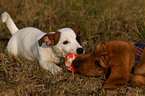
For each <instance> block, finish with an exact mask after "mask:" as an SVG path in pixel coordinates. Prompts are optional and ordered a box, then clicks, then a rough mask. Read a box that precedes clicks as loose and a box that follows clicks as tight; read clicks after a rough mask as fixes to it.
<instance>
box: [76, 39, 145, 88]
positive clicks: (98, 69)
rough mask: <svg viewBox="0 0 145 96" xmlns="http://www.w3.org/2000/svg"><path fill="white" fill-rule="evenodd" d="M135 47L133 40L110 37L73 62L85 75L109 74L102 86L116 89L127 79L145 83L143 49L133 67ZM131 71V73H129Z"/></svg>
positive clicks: (144, 52)
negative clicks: (127, 40) (92, 50)
mask: <svg viewBox="0 0 145 96" xmlns="http://www.w3.org/2000/svg"><path fill="white" fill-rule="evenodd" d="M135 56H136V48H135V45H134V43H133V42H126V41H124V40H122V39H112V40H110V41H106V42H104V43H102V44H98V45H97V47H96V50H95V51H94V52H93V53H90V54H81V55H79V56H78V57H77V58H76V59H75V60H74V62H73V65H74V67H75V68H76V70H77V71H78V72H79V73H82V74H84V75H86V76H102V75H109V76H108V78H107V81H106V82H105V85H104V88H109V89H116V88H119V87H121V85H122V84H125V83H127V82H128V81H131V82H134V83H136V85H138V86H142V85H145V59H144V58H145V50H144V51H143V52H142V56H141V58H140V60H139V63H138V64H137V66H136V67H134V63H135ZM131 71H133V72H132V73H130V72H131Z"/></svg>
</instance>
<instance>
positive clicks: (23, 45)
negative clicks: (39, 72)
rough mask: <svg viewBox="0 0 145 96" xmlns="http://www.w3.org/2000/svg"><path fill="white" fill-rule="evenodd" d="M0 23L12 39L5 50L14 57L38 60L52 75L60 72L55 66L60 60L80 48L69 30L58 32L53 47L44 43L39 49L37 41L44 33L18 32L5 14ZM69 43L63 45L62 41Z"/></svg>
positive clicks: (38, 31) (33, 29) (29, 30)
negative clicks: (57, 37) (5, 25)
mask: <svg viewBox="0 0 145 96" xmlns="http://www.w3.org/2000/svg"><path fill="white" fill-rule="evenodd" d="M2 21H3V22H6V24H7V26H8V29H9V30H10V32H11V34H12V37H11V39H10V40H9V42H8V45H7V50H8V52H9V53H11V54H12V55H14V56H20V57H25V58H26V59H28V60H38V61H39V64H40V65H41V66H42V67H43V68H44V69H46V70H49V71H50V72H51V73H52V74H57V73H58V72H60V71H62V68H60V67H59V66H57V65H56V64H59V63H60V58H64V57H66V55H67V54H68V53H75V54H76V53H77V52H76V49H77V48H82V46H81V45H80V44H79V43H78V42H77V41H76V35H75V33H74V31H73V30H72V29H70V28H62V29H60V30H58V31H59V32H60V33H61V36H60V40H59V42H58V43H57V45H55V46H47V45H46V44H45V43H43V44H42V46H41V47H39V44H38V40H39V39H40V38H42V37H43V36H44V35H45V34H46V33H43V32H42V31H41V30H39V29H37V28H33V27H27V28H23V29H21V30H18V28H17V27H16V25H15V24H14V22H13V20H12V19H11V17H10V15H9V14H8V13H7V12H4V13H3V14H2ZM66 40H67V41H69V43H68V44H66V45H64V44H63V42H64V41H66Z"/></svg>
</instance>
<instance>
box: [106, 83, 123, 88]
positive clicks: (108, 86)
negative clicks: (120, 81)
mask: <svg viewBox="0 0 145 96" xmlns="http://www.w3.org/2000/svg"><path fill="white" fill-rule="evenodd" d="M120 87H121V85H115V84H113V83H105V85H104V88H105V89H118V88H120Z"/></svg>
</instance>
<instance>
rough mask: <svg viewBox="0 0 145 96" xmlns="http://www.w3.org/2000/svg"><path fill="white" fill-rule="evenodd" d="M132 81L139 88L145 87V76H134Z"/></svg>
mask: <svg viewBox="0 0 145 96" xmlns="http://www.w3.org/2000/svg"><path fill="white" fill-rule="evenodd" d="M130 81H131V82H134V83H135V84H136V85H137V86H144V85H145V76H143V75H134V74H132V75H131V78H130Z"/></svg>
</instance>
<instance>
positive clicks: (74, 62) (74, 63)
mask: <svg viewBox="0 0 145 96" xmlns="http://www.w3.org/2000/svg"><path fill="white" fill-rule="evenodd" d="M72 63H73V66H74V67H75V68H78V67H79V65H78V64H77V62H76V60H74V61H73V62H72Z"/></svg>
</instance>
